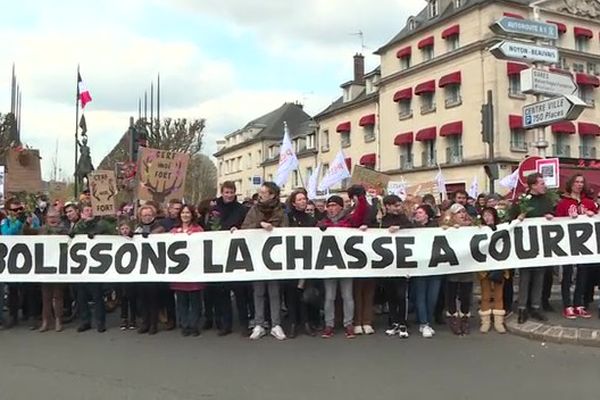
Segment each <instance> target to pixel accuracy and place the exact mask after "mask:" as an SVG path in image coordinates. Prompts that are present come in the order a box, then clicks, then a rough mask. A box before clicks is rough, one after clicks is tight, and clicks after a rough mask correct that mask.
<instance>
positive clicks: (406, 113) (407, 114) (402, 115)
mask: <svg viewBox="0 0 600 400" xmlns="http://www.w3.org/2000/svg"><path fill="white" fill-rule="evenodd" d="M412 116H413V110H412V109H411V110H400V112H399V113H398V119H399V120H400V121H402V120H405V119H409V118H412Z"/></svg>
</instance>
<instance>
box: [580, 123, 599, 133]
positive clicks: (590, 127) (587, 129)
mask: <svg viewBox="0 0 600 400" xmlns="http://www.w3.org/2000/svg"><path fill="white" fill-rule="evenodd" d="M578 128H579V129H578V131H579V135H580V136H587V135H593V136H600V126H598V125H596V124H592V123H588V122H580V123H579V124H578Z"/></svg>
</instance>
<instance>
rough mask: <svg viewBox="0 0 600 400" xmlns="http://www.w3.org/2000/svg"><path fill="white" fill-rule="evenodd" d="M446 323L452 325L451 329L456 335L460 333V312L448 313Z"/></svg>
mask: <svg viewBox="0 0 600 400" xmlns="http://www.w3.org/2000/svg"><path fill="white" fill-rule="evenodd" d="M446 323H447V324H448V326H449V327H450V330H451V331H452V333H454V334H455V335H457V336H458V335H460V334H461V330H460V321H459V320H458V314H448V313H446Z"/></svg>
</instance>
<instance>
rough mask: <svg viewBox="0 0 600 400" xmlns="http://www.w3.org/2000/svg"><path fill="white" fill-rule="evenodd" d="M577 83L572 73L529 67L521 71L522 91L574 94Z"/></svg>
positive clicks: (529, 92) (555, 94)
mask: <svg viewBox="0 0 600 400" xmlns="http://www.w3.org/2000/svg"><path fill="white" fill-rule="evenodd" d="M576 91H577V84H576V83H575V81H574V80H573V76H572V75H571V74H560V73H556V72H549V71H545V70H543V69H537V68H529V69H525V70H523V71H521V92H523V93H527V94H543V95H546V96H560V95H568V94H574V93H575V92H576Z"/></svg>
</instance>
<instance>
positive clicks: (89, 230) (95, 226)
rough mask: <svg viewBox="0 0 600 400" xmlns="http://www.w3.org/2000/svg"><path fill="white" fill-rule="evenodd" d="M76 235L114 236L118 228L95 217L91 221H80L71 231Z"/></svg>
mask: <svg viewBox="0 0 600 400" xmlns="http://www.w3.org/2000/svg"><path fill="white" fill-rule="evenodd" d="M71 233H73V234H74V235H89V234H92V235H114V234H116V233H117V232H116V227H115V226H114V225H111V224H110V223H108V222H107V221H105V220H103V219H101V218H99V217H95V218H93V219H91V220H89V221H84V220H80V221H79V222H77V224H75V226H74V227H73V230H72V231H71Z"/></svg>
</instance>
